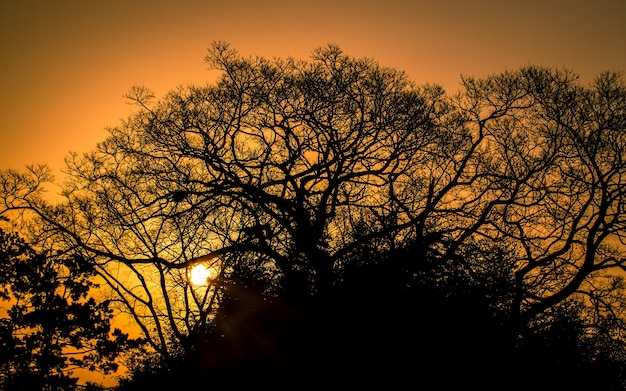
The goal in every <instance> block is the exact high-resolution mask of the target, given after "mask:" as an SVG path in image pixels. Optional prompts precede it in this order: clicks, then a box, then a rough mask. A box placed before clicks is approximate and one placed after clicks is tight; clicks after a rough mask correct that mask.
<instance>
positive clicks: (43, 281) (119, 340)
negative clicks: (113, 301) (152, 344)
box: [0, 230, 128, 390]
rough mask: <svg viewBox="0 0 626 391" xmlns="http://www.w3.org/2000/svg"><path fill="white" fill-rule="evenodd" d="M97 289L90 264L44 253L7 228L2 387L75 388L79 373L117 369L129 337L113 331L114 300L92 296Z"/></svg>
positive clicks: (1, 247) (1, 291) (1, 245)
mask: <svg viewBox="0 0 626 391" xmlns="http://www.w3.org/2000/svg"><path fill="white" fill-rule="evenodd" d="M95 287H96V286H95V284H94V282H93V270H92V267H91V265H90V263H89V262H86V260H84V259H82V258H80V257H77V256H70V255H61V254H60V255H55V256H52V255H46V254H41V253H37V252H35V251H34V250H33V249H32V248H31V247H29V246H28V245H27V244H26V243H25V242H24V241H23V239H22V238H20V237H19V236H18V235H17V234H15V233H7V232H4V231H2V230H0V298H1V299H2V300H3V304H4V305H3V314H2V317H1V319H0V331H1V333H2V338H1V340H0V341H1V344H2V356H1V360H0V366H1V368H2V371H1V372H2V376H1V377H0V385H1V387H2V389H7V390H8V389H11V390H21V389H24V390H34V389H41V390H43V389H46V390H70V389H75V388H76V384H77V380H78V378H77V377H74V376H73V370H74V369H77V368H84V369H89V370H100V371H103V372H105V373H107V372H111V371H114V370H115V369H117V363H116V362H115V358H116V357H117V355H118V353H119V351H120V350H121V349H123V348H124V346H125V345H126V343H127V342H128V340H127V336H126V335H125V334H123V333H122V332H121V331H120V330H118V329H115V330H113V331H112V332H111V330H110V320H111V310H110V309H109V308H108V303H107V302H101V303H98V302H96V301H95V300H94V298H92V297H89V294H90V290H92V289H93V288H95Z"/></svg>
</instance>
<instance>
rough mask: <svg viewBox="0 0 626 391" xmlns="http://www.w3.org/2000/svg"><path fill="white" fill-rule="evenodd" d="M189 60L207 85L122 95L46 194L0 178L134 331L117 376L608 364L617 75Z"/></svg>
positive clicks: (13, 200) (27, 183)
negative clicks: (159, 94) (86, 265)
mask: <svg viewBox="0 0 626 391" xmlns="http://www.w3.org/2000/svg"><path fill="white" fill-rule="evenodd" d="M206 62H207V63H208V64H209V65H210V67H211V68H212V69H213V70H214V71H217V72H219V77H218V79H217V81H216V82H214V83H210V84H207V85H204V86H181V87H180V88H178V89H177V90H175V91H171V92H170V93H168V94H167V95H166V96H164V97H163V98H161V99H157V98H156V97H155V96H154V94H153V93H152V92H151V91H150V90H149V89H147V88H145V87H135V88H132V89H131V91H130V92H129V93H128V96H127V97H128V99H129V100H130V101H131V102H132V103H134V104H135V110H134V112H133V113H132V114H131V115H130V116H129V117H128V118H127V119H126V120H125V121H123V122H122V123H121V124H119V125H118V126H116V127H112V128H110V129H109V137H108V138H107V139H105V140H104V141H103V142H101V143H100V144H98V146H97V147H96V148H95V149H94V150H93V151H92V152H90V153H87V154H84V155H81V156H79V155H76V154H72V155H70V156H68V159H67V167H66V174H67V177H66V180H65V182H64V183H63V193H62V196H63V197H64V199H63V201H61V202H59V203H56V204H51V203H50V202H48V201H45V199H44V198H43V196H42V195H41V193H40V192H41V184H42V183H43V182H45V181H48V180H50V178H49V173H48V171H46V168H45V167H30V168H29V171H28V172H26V173H19V172H16V171H12V170H8V171H4V172H2V173H1V176H0V184H2V194H0V196H1V200H2V201H3V207H4V209H3V210H2V211H0V212H2V213H6V214H7V215H8V214H10V213H14V214H15V213H16V212H20V213H21V214H20V215H19V216H22V219H18V218H16V220H15V221H24V222H28V221H31V220H30V219H32V221H36V224H31V225H29V229H28V230H27V232H28V238H29V240H30V242H32V243H37V244H38V245H40V246H44V247H45V246H48V247H50V248H54V249H56V250H59V251H66V250H68V249H79V250H80V251H81V252H82V253H84V254H86V255H88V257H86V258H85V259H88V260H89V262H90V264H91V266H92V267H93V269H94V271H95V273H96V274H97V275H98V277H99V278H100V279H102V281H104V283H105V285H106V287H107V289H108V290H109V292H108V293H109V294H110V295H111V297H112V298H113V297H114V298H115V310H117V311H120V312H121V313H124V314H126V315H127V316H129V317H130V319H132V320H133V321H134V323H135V324H136V325H137V327H138V330H139V332H140V333H141V334H142V335H143V337H144V338H145V340H146V342H147V348H148V350H149V351H152V352H154V354H156V356H149V357H148V359H147V360H146V361H143V362H142V363H138V364H137V366H136V367H135V368H131V372H133V371H134V372H133V373H134V374H135V375H136V376H137V377H139V376H143V375H146V374H151V375H154V376H157V373H160V375H159V376H161V375H162V376H166V375H165V374H167V373H170V374H173V373H174V374H175V373H179V372H177V371H178V370H179V369H180V368H186V370H187V371H189V370H191V369H190V368H192V367H193V368H194V369H193V370H195V371H196V372H197V374H199V376H201V377H202V376H205V375H206V374H207V373H211V374H212V376H218V374H222V375H223V376H226V375H225V374H227V373H231V371H232V373H233V374H241V373H252V372H254V373H256V374H257V375H259V376H261V375H262V373H264V371H269V370H270V368H274V370H279V369H278V368H282V370H281V371H283V372H281V373H278V374H277V376H281V374H282V375H283V376H287V374H288V373H291V374H296V373H299V374H302V376H305V374H304V373H305V372H307V371H310V370H319V371H323V369H322V368H325V369H326V370H332V371H339V372H341V371H343V372H344V374H345V375H346V376H345V378H346V379H348V378H353V377H354V376H357V372H358V373H363V371H364V370H365V371H367V373H371V372H375V371H376V368H379V370H381V371H380V374H381V377H385V376H386V375H389V374H392V373H393V375H394V376H395V377H396V378H398V377H400V378H402V376H407V374H409V373H411V372H412V371H414V370H415V367H414V366H415V365H417V364H416V363H417V362H418V361H419V360H421V359H422V358H424V357H427V358H425V360H427V361H428V363H429V364H428V365H426V367H425V368H426V369H424V370H423V371H419V373H423V374H424V376H426V375H427V374H431V375H432V374H434V373H440V371H439V372H437V371H436V370H435V369H441V368H443V367H446V368H448V369H449V368H453V369H454V370H458V371H461V368H465V369H466V370H463V371H461V372H463V373H464V374H465V375H467V376H469V377H471V376H474V377H475V378H479V379H483V380H484V379H486V378H487V374H486V373H487V372H488V373H494V372H497V371H499V372H500V373H505V374H506V375H507V376H508V377H507V378H508V379H510V378H515V379H517V380H519V381H520V382H522V380H520V379H522V378H524V377H525V376H526V378H525V379H529V378H528V377H527V376H528V375H527V374H524V375H522V374H520V371H521V372H525V371H526V372H527V371H533V365H534V364H531V363H538V362H541V363H542V364H541V365H542V367H550V368H553V370H552V369H551V371H552V374H553V375H554V376H553V377H552V379H557V378H560V377H559V376H557V373H559V370H560V369H563V371H570V370H571V369H572V368H578V369H579V370H580V371H579V372H578V373H579V374H580V376H579V377H580V378H578V377H576V376H573V374H574V372H568V373H569V374H570V375H572V377H570V380H571V381H572V384H576V383H578V384H582V382H583V380H584V379H583V378H582V376H588V378H593V379H594V380H595V381H597V378H598V377H602V376H601V375H600V373H601V372H602V369H600V368H601V367H605V368H606V367H611V368H613V369H611V370H610V371H612V372H610V373H611V374H612V375H615V374H616V373H618V372H619V371H620V370H622V369H623V364H624V361H623V358H624V357H623V352H624V338H623V337H622V335H623V331H624V323H623V321H624V312H623V311H624V295H623V281H622V277H621V273H622V272H623V269H624V262H625V259H626V258H625V257H624V255H623V254H624V246H623V245H624V243H623V241H624V239H625V238H624V234H625V231H624V228H625V224H626V215H625V211H626V206H625V203H624V202H625V200H626V198H625V195H626V194H625V192H626V186H624V185H625V183H624V181H625V180H626V179H625V178H626V159H625V158H624V150H625V148H626V88H625V85H624V82H623V79H622V77H621V75H620V74H618V73H611V72H605V73H602V74H600V75H598V76H597V78H596V79H595V80H594V81H593V82H592V83H590V84H589V85H582V84H581V83H580V81H579V79H578V76H577V75H576V74H574V73H573V72H571V71H569V70H566V69H550V68H544V67H539V66H528V67H524V68H521V69H519V70H515V71H505V72H502V73H500V74H494V75H490V76H488V77H485V78H474V77H464V78H462V80H461V81H462V83H461V89H460V91H459V93H458V94H456V95H454V96H449V95H447V94H446V93H445V91H444V90H443V89H442V88H441V87H439V86H436V85H425V86H417V85H414V84H413V83H412V82H411V81H410V80H408V78H407V76H406V75H405V74H404V73H403V72H400V71H398V70H395V69H391V68H386V67H383V66H380V65H379V64H378V63H377V62H375V61H374V60H372V59H368V58H362V59H355V58H352V57H349V56H347V55H345V54H344V53H343V52H342V51H341V50H340V48H339V47H337V46H332V45H330V46H328V47H324V48H320V49H316V50H314V51H313V53H312V55H311V58H310V59H309V60H297V59H292V58H288V59H273V60H268V59H266V58H261V57H251V58H244V57H242V56H240V55H239V54H238V53H237V52H236V51H235V50H233V49H232V48H231V47H230V46H229V45H227V44H224V43H220V42H217V43H214V44H213V46H212V47H211V48H210V49H209V53H208V55H207V57H206ZM198 263H204V264H206V265H207V266H208V267H209V268H210V269H211V271H212V276H211V278H209V279H208V280H207V283H206V284H200V285H194V284H192V283H191V281H190V278H189V272H190V268H191V266H193V265H195V264H198ZM252 325H253V326H252ZM444 336H446V337H447V338H444ZM366 346H367V348H366ZM572 346H574V348H573V349H574V350H575V351H574V352H571V351H567V349H568V348H572ZM285 349H286V350H285ZM542 349H547V350H546V351H545V352H543V351H542ZM550 349H552V350H550ZM400 351H402V352H404V353H403V354H402V355H399V353H398V352H400ZM478 351H483V353H482V354H483V355H482V356H481V358H480V360H479V359H477V356H476V354H477V353H476V352H478ZM470 352H471V353H470ZM551 353H553V354H554V356H551ZM147 354H149V353H147ZM311 357H323V358H321V359H319V360H318V359H312V358H311ZM498 357H505V358H506V359H505V360H499V359H498ZM565 357H569V359H570V360H571V362H564V361H563V360H564V358H565ZM350 360H353V361H354V360H355V361H356V363H357V364H358V365H356V366H355V367H350V368H360V369H358V370H356V369H354V370H356V371H357V372H350V371H353V369H346V368H345V367H344V366H343V364H342V363H344V362H345V361H350ZM419 362H423V361H419ZM505 362H506V363H507V365H506V368H505V367H504V364H503V363H505ZM229 363H230V364H229ZM294 363H302V365H301V366H297V367H296V366H295V364H294ZM470 363H473V364H470ZM287 364H289V365H287ZM479 364H480V365H479ZM482 364H484V365H482ZM600 364H602V365H600ZM229 365H230V366H229ZM320 365H322V367H320ZM481 365H482V366H481ZM177 368H178V369H177ZM242 368H245V370H244V369H242ZM255 368H256V369H255ZM260 368H262V370H261V369H260ZM302 368H306V371H305V372H299V371H301V370H302ZM329 368H332V369H329ZM342 368H343V369H342ZM479 368H483V369H481V370H479ZM484 368H491V369H490V370H489V371H487V370H485V369H484ZM582 368H584V370H583V369H582ZM596 370H597V371H598V372H597V373H595V374H594V375H593V376H592V375H591V373H592V372H593V371H596ZM160 371H161V372H160ZM481 371H482V372H481ZM307 373H310V372H307ZM536 373H537V376H534V375H533V376H531V377H530V379H538V378H539V375H538V374H539V373H543V372H542V371H537V372H536ZM563 373H565V372H563ZM188 374H189V373H188ZM349 375H354V376H352V377H351V376H349ZM166 377H167V376H166ZM605 377H611V381H615V384H620V383H623V379H622V378H620V377H617V376H610V375H607V376H605ZM588 378H587V379H588ZM153 379H157V377H153ZM163 379H164V378H161V380H162V381H165V380H163ZM492 379H494V382H495V379H500V378H498V377H492ZM146 381H147V380H146ZM449 381H452V380H449ZM455 381H456V380H455ZM468 381H469V380H468ZM523 381H528V385H529V386H530V385H532V382H533V381H534V380H523ZM611 381H609V380H607V384H608V383H610V382H611ZM546 382H547V381H546ZM479 383H480V382H477V383H476V384H479ZM458 384H463V383H462V382H461V381H460V380H459V383H458ZM525 384H526V383H525ZM546 384H547V383H546ZM568 384H569V383H568ZM597 384H600V383H597ZM483 385H484V384H483ZM485 386H486V385H485ZM607 387H608V385H607Z"/></svg>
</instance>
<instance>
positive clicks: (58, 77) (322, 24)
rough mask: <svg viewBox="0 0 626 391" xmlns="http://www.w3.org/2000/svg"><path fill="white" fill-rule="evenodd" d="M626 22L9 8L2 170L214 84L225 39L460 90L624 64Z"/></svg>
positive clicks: (86, 145) (554, 13)
mask: <svg viewBox="0 0 626 391" xmlns="http://www.w3.org/2000/svg"><path fill="white" fill-rule="evenodd" d="M625 20H626V1H625V0H595V1H588V0H563V1H561V0H558V1H555V0H526V1H523V2H504V1H496V0H480V1H463V0H455V1H453V0H438V1H432V0H429V1H419V0H414V1H408V0H382V1H370V0H360V1H357V0H355V1H344V0H330V1H329V0H315V1H277V0H264V1H248V0H245V1H238V0H231V1H225V0H221V1H212V0H208V1H190V0H175V1H159V0H152V1H148V0H107V1H79V0H54V1H50V0H21V1H13V0H11V1H2V2H1V4H0V31H1V34H0V45H1V46H0V47H1V49H2V50H1V52H0V107H1V108H2V109H1V110H2V115H0V169H5V168H17V169H21V168H23V167H24V165H26V164H29V163H48V164H50V165H51V166H52V167H54V168H55V169H59V168H61V166H62V164H63V158H64V157H65V156H66V155H67V152H68V151H70V150H72V151H78V152H85V151H87V150H89V149H91V148H92V147H93V146H94V145H95V143H96V142H98V141H100V140H102V139H103V138H104V137H105V136H106V131H105V127H106V126H114V125H117V124H118V123H119V121H120V119H121V118H123V117H126V116H127V115H128V114H129V113H130V110H131V107H129V106H128V105H126V103H125V101H124V99H123V98H122V95H123V94H124V93H125V92H126V91H128V89H129V88H130V87H131V86H132V85H136V84H141V85H145V86H147V87H149V88H151V89H153V90H155V92H156V93H157V95H158V96H162V95H163V94H164V93H165V92H167V91H168V90H170V89H173V88H175V87H176V86H177V85H179V84H185V83H204V81H206V80H208V78H209V77H210V72H208V71H207V70H206V65H205V64H204V63H203V57H204V55H205V53H206V49H207V47H209V45H210V43H211V42H212V41H214V40H223V41H226V42H229V43H231V44H232V46H233V47H234V48H235V49H237V50H238V51H239V52H240V53H241V54H243V55H246V56H248V55H257V54H258V55H263V56H267V57H272V56H279V57H285V56H294V57H301V58H306V57H308V56H309V54H310V53H311V51H312V50H313V49H314V48H316V47H319V46H324V45H326V44H327V43H336V44H338V45H339V46H340V47H341V48H342V49H343V50H344V52H346V53H347V54H349V55H352V56H356V57H361V56H369V57H373V58H374V59H376V60H377V61H379V62H380V63H381V64H383V65H386V66H391V67H394V68H397V69H402V70H405V71H406V72H407V73H408V75H409V77H410V78H411V79H412V80H414V81H415V82H417V83H420V84H421V83H426V82H431V83H438V84H441V85H443V86H444V87H445V88H446V90H448V91H449V92H454V91H456V89H457V86H458V83H459V81H460V76H461V74H465V75H474V76H484V75H486V74H489V73H493V72H499V71H503V70H505V69H516V68H518V67H520V66H523V65H527V64H534V65H545V66H566V67H568V68H570V69H572V70H573V71H575V72H577V73H579V74H580V75H581V76H582V77H583V79H585V80H589V79H591V78H592V77H593V76H594V75H595V74H597V73H598V72H600V71H603V70H626V44H625V43H626V42H625V40H626V23H624V21H625Z"/></svg>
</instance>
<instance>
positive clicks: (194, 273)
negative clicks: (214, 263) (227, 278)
mask: <svg viewBox="0 0 626 391" xmlns="http://www.w3.org/2000/svg"><path fill="white" fill-rule="evenodd" d="M209 277H211V270H209V268H208V267H207V266H206V265H204V264H202V263H199V264H197V265H196V266H194V267H193V268H191V270H190V271H189V281H190V282H191V283H192V284H193V285H205V284H206V283H207V281H208V280H209Z"/></svg>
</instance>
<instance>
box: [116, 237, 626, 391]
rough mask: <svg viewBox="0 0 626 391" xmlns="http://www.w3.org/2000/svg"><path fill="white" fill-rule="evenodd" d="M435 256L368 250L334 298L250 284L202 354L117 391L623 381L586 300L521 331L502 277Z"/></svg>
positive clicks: (240, 289) (509, 386) (224, 311)
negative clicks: (583, 308) (505, 303)
mask: <svg viewBox="0 0 626 391" xmlns="http://www.w3.org/2000/svg"><path fill="white" fill-rule="evenodd" d="M425 253H428V252H424V251H423V248H422V246H413V247H408V248H405V249H402V250H398V251H394V252H392V253H385V254H372V253H370V256H371V257H372V258H371V259H368V260H367V262H363V263H362V264H361V265H360V266H355V267H353V268H350V269H349V270H346V272H345V274H344V277H345V278H344V281H343V283H342V284H341V285H339V286H337V287H336V288H335V290H334V292H333V293H334V294H333V296H332V299H331V300H325V301H320V300H318V299H316V300H312V301H310V302H307V303H302V302H297V303H296V302H295V301H290V300H289V298H287V297H281V298H276V297H273V298H272V297H267V296H264V295H263V294H262V293H261V292H260V291H259V290H257V289H255V288H254V287H253V284H249V285H245V284H244V283H243V282H240V285H237V286H234V287H232V288H231V289H230V290H229V299H228V300H226V301H225V302H224V306H223V307H222V308H221V309H220V315H219V318H218V319H217V321H216V322H215V324H214V325H213V328H211V329H208V330H204V332H203V333H199V334H198V335H195V336H193V337H190V338H192V339H193V341H192V343H193V344H194V346H195V350H194V354H193V355H191V356H188V357H180V358H179V361H177V362H176V363H174V364H169V365H165V364H164V363H161V364H162V366H159V365H156V366H152V367H150V369H149V370H146V368H144V372H141V371H139V372H137V373H135V374H134V378H132V379H126V380H125V381H122V383H121V385H120V387H119V390H120V391H121V390H139V389H144V388H152V387H159V386H161V387H181V386H192V385H196V384H197V385H203V384H204V385H206V387H205V388H201V389H210V388H211V389H212V388H215V387H220V386H231V387H233V386H234V387H244V386H246V387H248V386H251V387H270V388H273V389H304V388H312V387H333V388H336V387H349V388H352V387H364V386H369V387H371V386H381V387H385V389H400V388H407V387H408V388H412V387H415V388H419V387H423V386H425V385H428V386H429V387H433V388H436V389H446V390H448V389H467V388H477V389H482V390H502V389H506V390H517V389H533V390H555V389H569V390H579V389H595V390H621V389H623V387H624V377H623V374H624V373H626V372H625V371H626V361H624V360H623V357H622V359H616V358H615V357H613V358H610V354H609V352H605V353H606V354H605V357H603V358H597V359H592V358H591V356H590V355H589V354H588V353H589V351H590V349H593V345H594V344H596V343H598V342H599V341H598V340H589V339H585V338H584V335H582V332H581V330H582V328H581V326H582V324H581V322H580V321H579V319H578V315H579V314H578V311H580V308H577V307H575V306H567V305H564V306H563V307H562V311H560V312H558V313H556V314H555V315H554V318H553V319H552V320H551V322H550V323H545V324H543V326H544V327H543V328H541V329H539V328H538V329H531V328H526V329H524V330H519V329H516V328H514V327H513V325H512V323H511V322H510V319H508V318H507V314H506V312H505V311H502V310H498V309H497V308H498V305H497V304H498V303H496V302H495V300H494V299H492V298H493V297H496V295H494V292H493V289H494V286H493V285H491V286H487V285H482V284H480V283H479V282H478V281H477V280H476V279H474V278H470V277H467V276H468V274H466V273H460V270H453V269H449V268H448V269H446V268H438V269H437V268H435V267H434V266H433V264H432V263H431V262H429V260H428V259H423V258H416V257H423V256H424V254H425ZM425 276H431V277H429V278H425ZM432 276H437V277H436V278H433V277H432ZM463 276H465V277H463ZM501 286H506V284H505V283H504V282H502V285H501ZM499 293H500V296H499V297H500V298H502V297H506V296H507V295H508V294H509V292H506V291H502V292H499ZM614 351H615V352H617V351H619V349H615V350H614Z"/></svg>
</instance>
